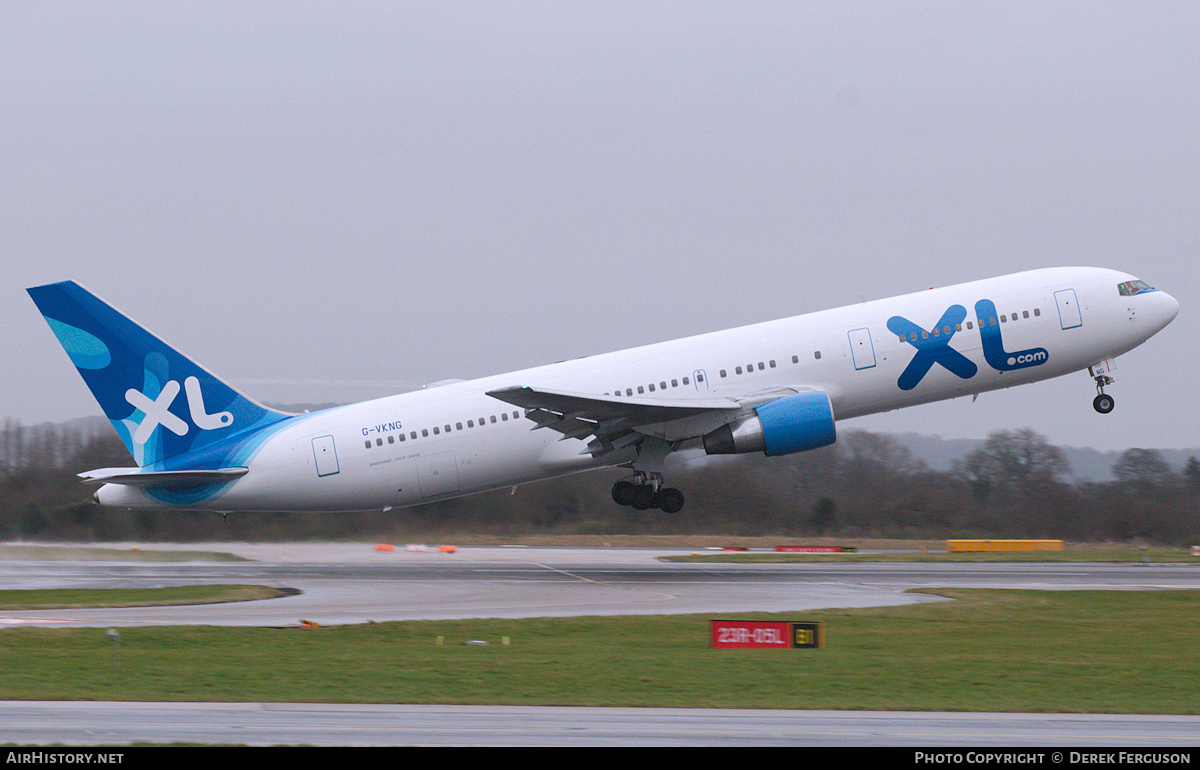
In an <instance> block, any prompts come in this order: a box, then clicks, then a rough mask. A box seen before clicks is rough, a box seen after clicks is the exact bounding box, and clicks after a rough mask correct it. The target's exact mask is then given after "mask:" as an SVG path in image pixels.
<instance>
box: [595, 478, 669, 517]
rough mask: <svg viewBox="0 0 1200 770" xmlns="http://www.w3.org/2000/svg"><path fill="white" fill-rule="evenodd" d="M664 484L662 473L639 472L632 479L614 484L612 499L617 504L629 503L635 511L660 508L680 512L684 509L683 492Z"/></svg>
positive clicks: (665, 510) (666, 511)
mask: <svg viewBox="0 0 1200 770" xmlns="http://www.w3.org/2000/svg"><path fill="white" fill-rule="evenodd" d="M662 484H663V478H662V475H661V474H658V473H641V472H638V473H635V474H634V475H633V478H632V479H621V480H620V481H618V482H617V483H616V484H613V488H612V499H613V502H614V503H616V504H617V505H628V506H630V507H631V508H633V509H634V510H635V511H645V510H647V509H650V508H658V509H659V510H660V511H662V512H663V513H678V512H679V511H680V510H682V509H683V493H682V492H680V491H679V490H678V489H675V488H674V487H664V486H663V485H662Z"/></svg>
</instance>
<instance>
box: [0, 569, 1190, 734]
mask: <svg viewBox="0 0 1200 770" xmlns="http://www.w3.org/2000/svg"><path fill="white" fill-rule="evenodd" d="M937 593H939V594H942V595H945V596H948V597H953V598H955V599H957V601H954V602H930V603H923V604H917V605H907V606H899V607H887V608H873V609H846V610H820V611H813V612H803V613H786V614H777V613H776V614H768V613H737V614H736V617H741V618H746V619H754V618H758V619H777V620H822V621H824V623H825V632H826V640H827V641H826V647H825V648H824V649H821V650H713V649H711V648H710V647H709V627H708V621H709V619H710V616H708V615H682V616H625V617H576V618H537V619H521V620H503V619H486V620H450V621H447V620H439V621H410V622H397V623H371V624H364V625H356V626H334V627H328V628H315V629H307V630H301V629H298V628H286V629H272V628H224V627H172V628H161V627H141V628H124V629H121V647H120V655H119V661H117V660H116V659H115V658H114V655H113V650H112V647H111V645H110V644H109V643H108V642H106V640H105V638H104V630H103V629H45V628H10V629H7V630H4V631H0V698H5V699H39V700H76V699H89V700H151V701H153V700H186V701H192V700H216V701H254V702H273V701H280V702H345V703H442V704H514V705H577V706H663V707H725V708H773V709H778V708H782V709H881V710H898V709H905V710H950V711H1024V712H1079V713H1156V714H1196V713H1200V697H1198V696H1197V694H1196V685H1197V682H1200V656H1197V655H1195V649H1196V638H1197V631H1198V630H1200V629H1198V624H1200V621H1198V618H1200V592H1195V591H1150V592H1137V591H1025V590H987V589H953V590H939V591H938V592H937ZM505 638H507V639H508V640H509V643H508V644H504V643H503V640H504V639H505ZM439 640H440V642H441V643H439ZM476 641H484V642H487V643H488V644H486V645H482V644H471V642H476Z"/></svg>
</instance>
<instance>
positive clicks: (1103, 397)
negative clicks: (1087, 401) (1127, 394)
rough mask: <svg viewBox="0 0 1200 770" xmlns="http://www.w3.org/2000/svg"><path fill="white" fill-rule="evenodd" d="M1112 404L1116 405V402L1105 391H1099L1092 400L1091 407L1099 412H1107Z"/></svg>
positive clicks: (1111, 407)
mask: <svg viewBox="0 0 1200 770" xmlns="http://www.w3.org/2000/svg"><path fill="white" fill-rule="evenodd" d="M1114 406H1116V402H1115V401H1113V397H1112V396H1110V395H1108V394H1107V393H1101V394H1100V395H1098V396H1096V398H1095V400H1093V401H1092V408H1093V409H1095V410H1096V411H1097V412H1099V413H1100V414H1108V413H1109V412H1111V411H1112V410H1113V407H1114Z"/></svg>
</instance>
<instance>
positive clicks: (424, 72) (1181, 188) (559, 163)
mask: <svg viewBox="0 0 1200 770" xmlns="http://www.w3.org/2000/svg"><path fill="white" fill-rule="evenodd" d="M0 100H2V101H0V104H2V108H0V174H2V182H0V254H3V259H4V264H5V270H4V287H3V301H2V302H0V322H2V323H3V328H4V329H5V330H6V332H7V333H6V334H5V335H4V336H3V346H4V347H3V350H0V354H2V355H3V360H4V361H6V362H7V364H6V365H5V373H6V376H4V377H3V378H2V379H0V415H3V416H12V417H16V418H18V419H20V420H22V421H23V422H25V423H27V424H31V423H37V422H40V421H44V420H53V421H59V420H64V419H67V418H71V417H78V416H83V415H90V414H99V413H100V412H99V408H98V407H97V406H96V405H95V404H94V402H93V401H92V399H91V396H90V394H88V392H87V390H86V389H85V387H84V386H83V383H82V381H81V380H80V379H79V377H78V376H77V375H76V373H75V372H74V370H73V369H72V368H71V366H70V363H69V361H68V359H67V357H66V355H65V354H64V353H63V352H62V350H61V349H60V348H59V346H58V344H57V342H56V341H55V339H54V337H53V335H52V334H51V332H50V330H49V328H48V327H47V326H46V324H45V323H44V322H43V321H42V319H41V317H40V315H39V314H38V312H37V310H36V308H35V307H34V305H33V303H32V302H31V301H30V300H29V298H28V296H27V295H26V294H25V293H24V288H25V287H27V286H32V285H35V284H41V283H47V282H51V281H57V280H63V279H66V278H72V279H75V280H77V281H79V282H80V283H83V284H84V285H85V286H88V287H89V288H91V289H92V290H93V291H95V292H96V293H98V294H99V295H100V296H102V297H104V298H105V299H107V300H108V301H110V302H112V303H113V304H115V305H116V306H117V307H118V308H120V309H122V310H124V311H125V312H126V313H128V314H129V315H131V316H133V317H134V318H136V319H138V320H139V321H141V322H142V323H143V324H145V325H146V326H147V327H149V328H150V329H151V330H153V331H155V332H156V333H158V334H159V336H161V337H163V338H164V339H166V340H167V341H168V342H171V343H173V344H174V345H175V346H176V347H178V348H179V349H180V350H182V351H183V352H185V353H187V354H189V355H191V356H192V357H194V358H196V359H197V360H198V361H199V362H200V363H202V364H204V365H205V366H207V367H208V368H210V369H212V370H213V371H214V372H216V373H218V374H219V375H221V376H223V377H225V378H227V379H229V380H231V381H233V382H234V384H236V385H239V386H240V387H242V389H243V390H245V391H246V392H247V393H248V394H249V395H251V396H252V397H255V398H257V399H259V400H264V401H272V402H285V403H296V402H301V401H307V402H316V401H328V400H337V401H354V400H361V399H365V398H373V397H377V396H383V395H388V394H390V393H394V392H399V391H402V390H410V389H413V388H415V387H418V386H420V385H421V384H422V383H426V382H432V381H436V380H440V379H444V378H449V377H466V378H469V377H476V376H482V375H486V374H494V373H498V372H503V371H507V370H510V369H517V368H521V367H526V366H532V365H537V364H542V363H548V362H551V361H556V360H560V359H564V358H572V357H576V356H582V355H587V354H592V353H600V352H606V351H609V350H615V349H620V348H624V347H630V346H633V345H639V344H643V343H649V342H656V341H659V340H663V339H670V338H673V337H679V336H684V335H688V334H694V333H699V332H704V331H711V330H715V329H719V328H724V327H728V326H735V325H741V324H744V323H750V322H755V321H762V320H767V319H772V318H778V317H783V316H789V315H795V314H797V313H803V312H809V311H813V310H820V309H823V308H827V307H835V306H838V305H844V304H850V303H855V302H859V301H861V300H866V299H875V298H879V297H884V296H889V295H892V294H899V293H903V292H908V291H914V290H919V289H924V288H928V287H930V286H933V285H942V284H948V283H957V282H960V281H965V280H972V279H976V278H984V277H988V276H991V275H996V274H1001V273H1006V272H1011V271H1016V270H1023V269H1029V268H1036V267H1043V266H1051V265H1070V264H1083V265H1096V266H1103V267H1112V268H1117V269H1122V270H1127V271H1129V272H1132V273H1135V274H1136V275H1138V276H1139V277H1141V278H1143V279H1144V280H1146V281H1148V282H1150V283H1151V284H1153V285H1156V286H1158V287H1159V288H1162V289H1165V290H1167V291H1169V292H1171V293H1172V294H1174V295H1175V297H1176V298H1177V299H1178V300H1179V301H1180V303H1181V305H1182V309H1181V311H1180V314H1179V317H1178V318H1177V319H1176V321H1175V323H1174V324H1172V325H1171V326H1169V327H1168V328H1167V329H1166V330H1165V331H1164V332H1162V333H1161V334H1159V335H1158V336H1157V337H1155V338H1153V339H1152V340H1151V341H1150V342H1149V343H1147V344H1146V345H1144V346H1143V347H1141V348H1139V349H1138V350H1135V351H1133V352H1132V353H1130V354H1127V355H1125V356H1123V357H1122V358H1121V359H1119V360H1118V362H1117V369H1116V371H1115V372H1114V375H1115V376H1116V378H1117V382H1116V384H1115V385H1114V386H1113V387H1112V388H1111V389H1110V391H1109V392H1110V393H1112V394H1113V395H1114V396H1115V397H1116V401H1117V408H1116V411H1114V412H1113V413H1112V414H1111V415H1107V416H1103V417H1102V416H1099V415H1097V414H1095V413H1094V412H1093V411H1092V407H1091V400H1092V397H1093V395H1094V390H1093V387H1092V383H1091V381H1090V379H1089V378H1088V377H1087V375H1086V374H1083V373H1081V374H1078V375H1073V376H1070V377H1066V378H1060V379H1059V380H1056V381H1052V382H1049V383H1041V384H1035V385H1031V386H1027V387H1024V388H1019V389H1017V390H1013V391H1004V392H999V393H991V394H985V395H983V396H981V397H980V398H979V400H978V402H976V403H974V404H972V403H971V401H970V399H960V400H957V401H952V402H947V403H942V404H936V405H930V406H925V407H919V408H916V409H910V410H907V411H904V412H898V413H893V414H890V415H884V416H878V417H870V418H863V419H859V420H855V421H852V422H849V423H845V424H844V425H843V429H848V428H853V427H859V428H863V429H868V430H879V431H903V430H915V431H918V432H921V433H926V434H939V435H942V436H945V437H968V438H979V437H983V436H985V435H986V434H987V433H988V432H990V431H993V430H998V429H1001V428H1014V427H1031V428H1034V429H1035V430H1038V431H1039V432H1041V433H1043V434H1045V435H1046V436H1047V437H1048V438H1050V440H1051V441H1053V442H1055V443H1058V444H1062V445H1071V446H1092V447H1097V448H1100V449H1124V448H1127V447H1131V446H1141V447H1163V448H1167V447H1195V446H1200V435H1198V431H1197V428H1198V427H1200V416H1198V414H1200V411H1198V410H1197V409H1196V408H1195V401H1196V394H1197V390H1198V387H1197V383H1200V363H1198V361H1197V358H1196V357H1195V348H1196V339H1197V334H1198V332H1200V329H1198V328H1197V324H1198V322H1197V318H1198V317H1200V316H1198V314H1197V305H1198V304H1200V267H1198V266H1197V262H1196V257H1197V244H1198V243H1200V4H1198V3H1186V2H1136V3H1132V2H1131V3H1047V2H1028V3H1021V2H970V3H963V2H903V3H891V2H861V3H860V2H845V1H838V2H786V3H774V2H721V3H716V2H686V3H685V2H672V3H664V2H579V3H564V2H545V3H532V2H445V1H443V0H439V1H437V2H428V3H424V2H405V3H363V2H347V1H344V0H343V1H339V2H329V3H305V2H288V3H283V2H257V3H247V2H228V3H224V2H204V3H162V2H146V3H132V2H125V3H118V2H112V3H58V2H44V1H39V2H16V1H13V0H10V1H9V2H5V3H4V4H3V5H2V6H0Z"/></svg>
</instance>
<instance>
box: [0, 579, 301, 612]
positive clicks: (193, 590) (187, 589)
mask: <svg viewBox="0 0 1200 770" xmlns="http://www.w3.org/2000/svg"><path fill="white" fill-rule="evenodd" d="M294 593H295V591H294V590H292V589H286V588H271V587H269V586H253V585H192V586H168V587H165V588H50V589H44V590H31V591H0V610H4V611H13V610H63V609H81V608H85V607H161V606H166V605H176V604H220V603H223V602H251V601H258V600H260V599H277V598H279V597H281V596H291V595H293V594H294Z"/></svg>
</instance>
